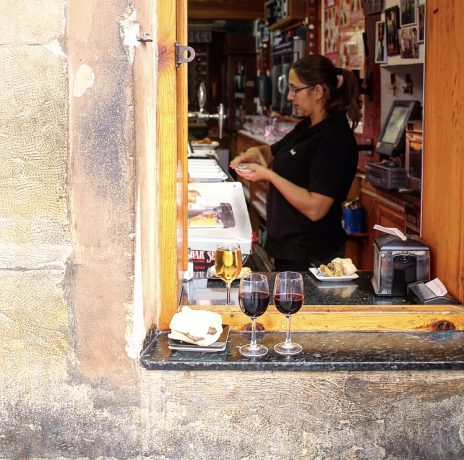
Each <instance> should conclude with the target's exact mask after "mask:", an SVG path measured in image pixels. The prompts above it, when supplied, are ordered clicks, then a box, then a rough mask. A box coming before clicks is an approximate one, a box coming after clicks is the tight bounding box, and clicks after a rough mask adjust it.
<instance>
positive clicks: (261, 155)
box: [230, 144, 272, 169]
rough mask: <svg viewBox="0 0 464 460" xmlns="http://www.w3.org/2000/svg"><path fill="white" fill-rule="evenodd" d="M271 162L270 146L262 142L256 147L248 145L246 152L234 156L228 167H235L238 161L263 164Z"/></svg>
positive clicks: (266, 164)
mask: <svg viewBox="0 0 464 460" xmlns="http://www.w3.org/2000/svg"><path fill="white" fill-rule="evenodd" d="M271 162H272V153H271V147H270V146H269V145H267V144H263V145H260V146H258V147H250V148H249V149H248V150H247V151H246V152H243V153H241V154H240V155H238V156H236V157H235V158H234V159H233V160H232V161H231V162H230V167H231V168H233V169H235V167H236V166H237V165H238V164H239V163H258V164H260V165H263V166H269V165H270V164H271Z"/></svg>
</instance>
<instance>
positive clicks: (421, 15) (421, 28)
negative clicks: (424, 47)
mask: <svg viewBox="0 0 464 460" xmlns="http://www.w3.org/2000/svg"><path fill="white" fill-rule="evenodd" d="M417 34H418V39H417V41H418V42H419V43H424V38H425V37H424V34H425V5H419V6H418V7H417Z"/></svg>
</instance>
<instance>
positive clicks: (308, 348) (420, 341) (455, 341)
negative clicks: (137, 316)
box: [141, 331, 464, 371]
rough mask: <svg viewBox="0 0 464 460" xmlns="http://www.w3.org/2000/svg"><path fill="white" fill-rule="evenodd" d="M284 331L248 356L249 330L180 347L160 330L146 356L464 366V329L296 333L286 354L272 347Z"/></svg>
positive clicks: (206, 366)
mask: <svg viewBox="0 0 464 460" xmlns="http://www.w3.org/2000/svg"><path fill="white" fill-rule="evenodd" d="M284 338H285V333H283V332H265V333H258V343H261V344H263V345H266V346H267V347H268V349H269V352H268V354H267V355H266V356H263V357H261V358H245V357H243V356H241V355H240V352H239V350H238V348H239V346H241V345H243V344H245V343H247V342H248V341H249V340H250V333H249V332H231V334H230V336H229V341H228V343H227V347H226V349H225V351H222V352H217V353H205V352H186V351H175V350H170V349H169V348H168V342H169V339H168V337H167V332H161V333H158V334H157V335H156V336H155V337H154V338H153V340H152V342H151V343H150V344H149V345H148V347H147V348H146V350H145V351H144V352H143V354H142V356H141V363H142V365H143V366H144V367H145V368H147V369H152V370H242V371H243V370H257V371H267V370H268V371H283V370H287V371H329V370H330V371H358V370H359V371H367V370H376V371H386V370H434V369H450V370H462V369H464V332H458V331H441V332H294V333H293V334H292V339H293V341H295V342H298V343H300V344H301V345H302V346H303V352H302V353H300V354H298V355H295V356H290V357H286V356H281V355H279V354H277V353H275V352H274V350H273V346H274V344H276V343H277V342H280V341H282V340H284Z"/></svg>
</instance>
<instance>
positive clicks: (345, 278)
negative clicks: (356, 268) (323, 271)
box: [309, 267, 359, 282]
mask: <svg viewBox="0 0 464 460" xmlns="http://www.w3.org/2000/svg"><path fill="white" fill-rule="evenodd" d="M309 271H310V272H311V273H312V274H313V275H314V276H315V278H316V279H317V280H319V281H332V282H336V281H349V280H355V279H356V278H359V275H358V274H357V273H353V274H352V275H343V276H323V275H322V276H321V275H319V274H318V272H319V270H318V269H317V268H314V267H311V268H310V269H309Z"/></svg>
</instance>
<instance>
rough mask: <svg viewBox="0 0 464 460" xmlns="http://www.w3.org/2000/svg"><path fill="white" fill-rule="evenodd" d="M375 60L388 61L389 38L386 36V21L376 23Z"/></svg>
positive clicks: (379, 62)
mask: <svg viewBox="0 0 464 460" xmlns="http://www.w3.org/2000/svg"><path fill="white" fill-rule="evenodd" d="M375 62H376V64H385V63H386V62H387V38H386V36H385V22H383V21H379V22H376V23H375Z"/></svg>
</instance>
